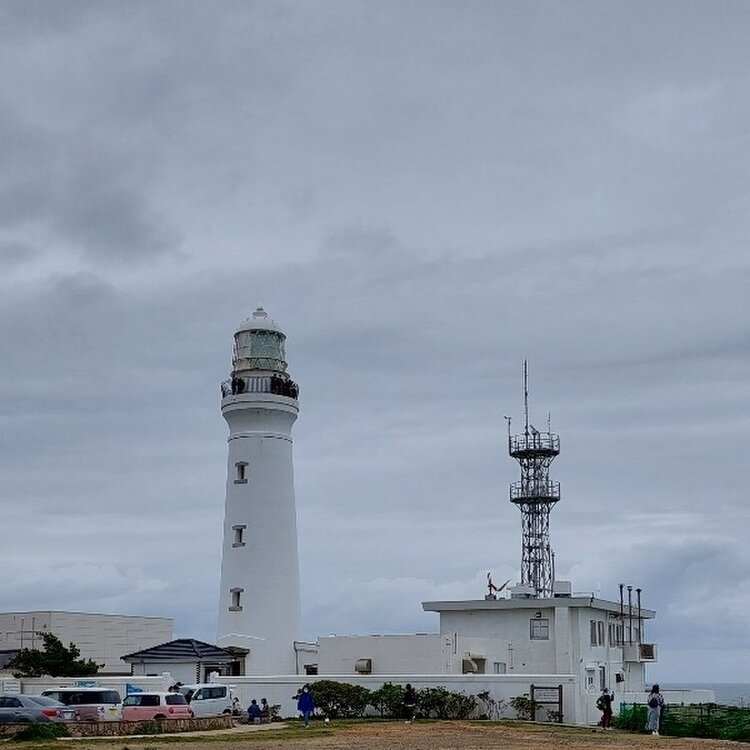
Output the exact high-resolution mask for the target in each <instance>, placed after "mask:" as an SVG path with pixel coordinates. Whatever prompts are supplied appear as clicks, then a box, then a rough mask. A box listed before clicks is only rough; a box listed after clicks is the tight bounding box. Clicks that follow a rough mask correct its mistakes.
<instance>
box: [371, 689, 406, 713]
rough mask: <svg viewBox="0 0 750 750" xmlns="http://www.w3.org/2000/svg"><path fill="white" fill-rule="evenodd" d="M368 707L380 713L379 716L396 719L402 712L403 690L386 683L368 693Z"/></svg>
mask: <svg viewBox="0 0 750 750" xmlns="http://www.w3.org/2000/svg"><path fill="white" fill-rule="evenodd" d="M370 705H371V706H372V707H373V708H374V709H376V710H377V711H380V716H381V717H385V716H387V717H388V718H390V719H398V718H400V717H401V715H402V713H403V710H404V688H403V687H401V685H394V684H392V683H390V682H386V683H385V684H384V685H383V686H382V687H380V688H378V689H377V690H373V691H371V693H370Z"/></svg>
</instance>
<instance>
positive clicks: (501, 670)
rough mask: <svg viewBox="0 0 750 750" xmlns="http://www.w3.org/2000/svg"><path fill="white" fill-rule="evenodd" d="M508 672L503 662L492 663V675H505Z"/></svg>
mask: <svg viewBox="0 0 750 750" xmlns="http://www.w3.org/2000/svg"><path fill="white" fill-rule="evenodd" d="M507 671H508V666H507V664H506V663H505V662H504V661H493V662H492V672H493V674H506V673H507Z"/></svg>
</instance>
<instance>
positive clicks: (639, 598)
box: [635, 589, 643, 643]
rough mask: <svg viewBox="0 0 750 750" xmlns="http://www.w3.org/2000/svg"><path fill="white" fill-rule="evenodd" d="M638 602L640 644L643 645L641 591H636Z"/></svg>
mask: <svg viewBox="0 0 750 750" xmlns="http://www.w3.org/2000/svg"><path fill="white" fill-rule="evenodd" d="M635 593H636V597H637V601H638V643H643V618H642V616H641V590H640V589H636V590H635Z"/></svg>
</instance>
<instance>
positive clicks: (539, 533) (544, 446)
mask: <svg viewBox="0 0 750 750" xmlns="http://www.w3.org/2000/svg"><path fill="white" fill-rule="evenodd" d="M523 406H524V430H523V434H521V435H513V434H511V428H510V418H509V417H506V419H507V420H508V453H510V455H511V456H512V457H513V458H515V459H516V461H518V463H519V464H520V465H521V481H520V482H512V483H511V485H510V501H511V502H512V503H514V504H515V505H517V506H518V507H519V509H520V510H521V518H522V529H523V539H522V542H521V545H522V553H521V584H523V585H526V586H531V587H533V589H534V590H535V592H536V593H535V595H536V596H538V597H548V596H552V584H553V583H554V580H555V555H554V553H553V552H552V548H551V547H550V543H549V512H550V510H552V507H553V506H554V505H555V503H557V501H558V500H559V499H560V483H559V482H551V481H550V479H549V467H550V464H551V463H552V461H554V459H555V456H557V455H558V454H559V453H560V438H559V436H558V435H555V434H553V433H552V432H551V430H550V420H549V418H548V419H547V431H546V432H540V431H539V430H537V429H536V428H535V427H534V426H533V425H532V424H529V370H528V364H527V362H526V360H524V363H523Z"/></svg>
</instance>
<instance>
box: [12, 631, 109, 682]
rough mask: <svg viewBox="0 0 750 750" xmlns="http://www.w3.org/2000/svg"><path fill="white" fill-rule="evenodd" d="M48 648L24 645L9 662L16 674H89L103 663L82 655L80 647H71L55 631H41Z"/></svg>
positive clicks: (14, 674)
mask: <svg viewBox="0 0 750 750" xmlns="http://www.w3.org/2000/svg"><path fill="white" fill-rule="evenodd" d="M37 635H38V636H39V637H40V638H41V639H42V643H43V644H44V649H38V648H22V649H21V651H20V652H19V653H18V654H16V656H15V658H14V659H13V661H12V662H11V663H10V664H9V665H8V666H9V667H10V669H12V670H13V676H14V677H41V676H42V675H49V676H50V677H89V676H90V675H94V674H97V672H98V671H99V667H100V666H103V665H101V664H97V663H96V662H95V661H93V660H91V659H79V658H78V657H79V656H80V655H81V651H80V649H79V648H78V647H77V646H76V645H75V644H74V643H71V644H70V645H69V646H68V648H65V646H63V644H62V641H61V640H60V639H59V638H58V637H57V636H56V635H53V634H52V633H37Z"/></svg>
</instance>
